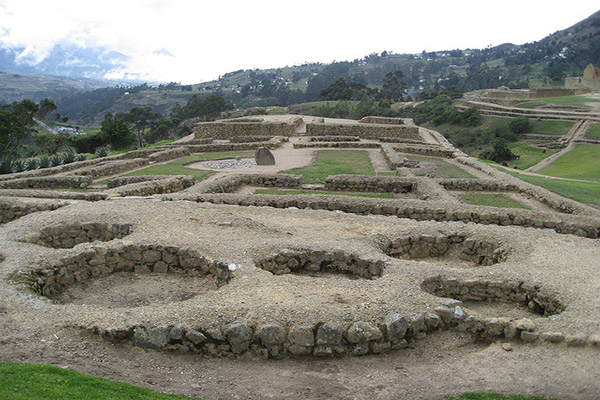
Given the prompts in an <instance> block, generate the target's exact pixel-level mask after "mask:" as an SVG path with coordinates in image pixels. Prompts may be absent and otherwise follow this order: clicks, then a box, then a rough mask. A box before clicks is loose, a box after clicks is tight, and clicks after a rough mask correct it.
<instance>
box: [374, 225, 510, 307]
mask: <svg viewBox="0 0 600 400" xmlns="http://www.w3.org/2000/svg"><path fill="white" fill-rule="evenodd" d="M382 250H383V251H384V252H385V253H386V254H387V255H389V256H391V257H401V258H408V259H421V258H449V259H459V260H463V261H469V262H472V263H473V264H475V265H492V264H497V263H499V262H502V261H504V260H506V257H507V255H508V253H509V250H508V249H506V248H504V247H502V245H501V244H500V243H494V242H490V241H489V240H486V239H479V238H476V237H472V238H471V237H467V235H466V234H465V233H461V232H459V233H452V234H441V233H440V234H436V235H412V236H406V237H401V238H396V239H394V240H390V241H389V242H387V243H386V244H385V245H384V246H383V249H382ZM446 297H452V298H455V297H453V296H446Z"/></svg>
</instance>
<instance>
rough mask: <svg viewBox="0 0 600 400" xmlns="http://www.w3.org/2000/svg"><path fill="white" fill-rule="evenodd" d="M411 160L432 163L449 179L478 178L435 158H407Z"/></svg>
mask: <svg viewBox="0 0 600 400" xmlns="http://www.w3.org/2000/svg"><path fill="white" fill-rule="evenodd" d="M406 158H408V159H409V160H416V161H425V162H432V163H434V164H435V165H436V167H437V168H438V170H439V171H440V173H442V174H445V175H447V176H448V178H476V176H475V175H473V174H470V173H468V172H467V171H465V170H464V169H462V168H460V167H459V166H457V165H454V164H450V163H449V162H447V161H445V160H443V159H441V158H435V157H426V156H406Z"/></svg>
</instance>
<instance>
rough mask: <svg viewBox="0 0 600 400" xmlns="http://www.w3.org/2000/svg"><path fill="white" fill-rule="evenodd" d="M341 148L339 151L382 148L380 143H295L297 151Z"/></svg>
mask: <svg viewBox="0 0 600 400" xmlns="http://www.w3.org/2000/svg"><path fill="white" fill-rule="evenodd" d="M319 147H325V148H339V149H348V148H354V149H378V148H379V147H381V145H380V144H379V143H365V142H362V143H361V142H312V143H306V142H304V143H294V148H295V149H308V148H319Z"/></svg>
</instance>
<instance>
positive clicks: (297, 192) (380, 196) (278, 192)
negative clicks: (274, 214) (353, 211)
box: [255, 189, 393, 199]
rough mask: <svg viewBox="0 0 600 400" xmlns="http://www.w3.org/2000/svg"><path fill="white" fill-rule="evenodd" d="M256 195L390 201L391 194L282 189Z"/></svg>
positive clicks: (258, 192)
mask: <svg viewBox="0 0 600 400" xmlns="http://www.w3.org/2000/svg"><path fill="white" fill-rule="evenodd" d="M255 193H257V194H276V195H301V194H328V195H335V196H350V197H368V198H378V199H391V198H392V197H393V195H392V194H391V193H346V192H324V191H320V190H283V189H259V190H257V191H256V192H255Z"/></svg>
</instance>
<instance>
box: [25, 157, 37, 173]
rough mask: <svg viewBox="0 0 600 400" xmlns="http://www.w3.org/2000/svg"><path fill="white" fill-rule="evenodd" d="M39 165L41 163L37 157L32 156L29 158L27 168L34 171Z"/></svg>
mask: <svg viewBox="0 0 600 400" xmlns="http://www.w3.org/2000/svg"><path fill="white" fill-rule="evenodd" d="M39 166H40V163H39V161H38V160H37V158H32V159H31V160H28V161H27V162H26V163H25V168H26V169H27V171H33V170H34V169H38V167H39Z"/></svg>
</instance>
